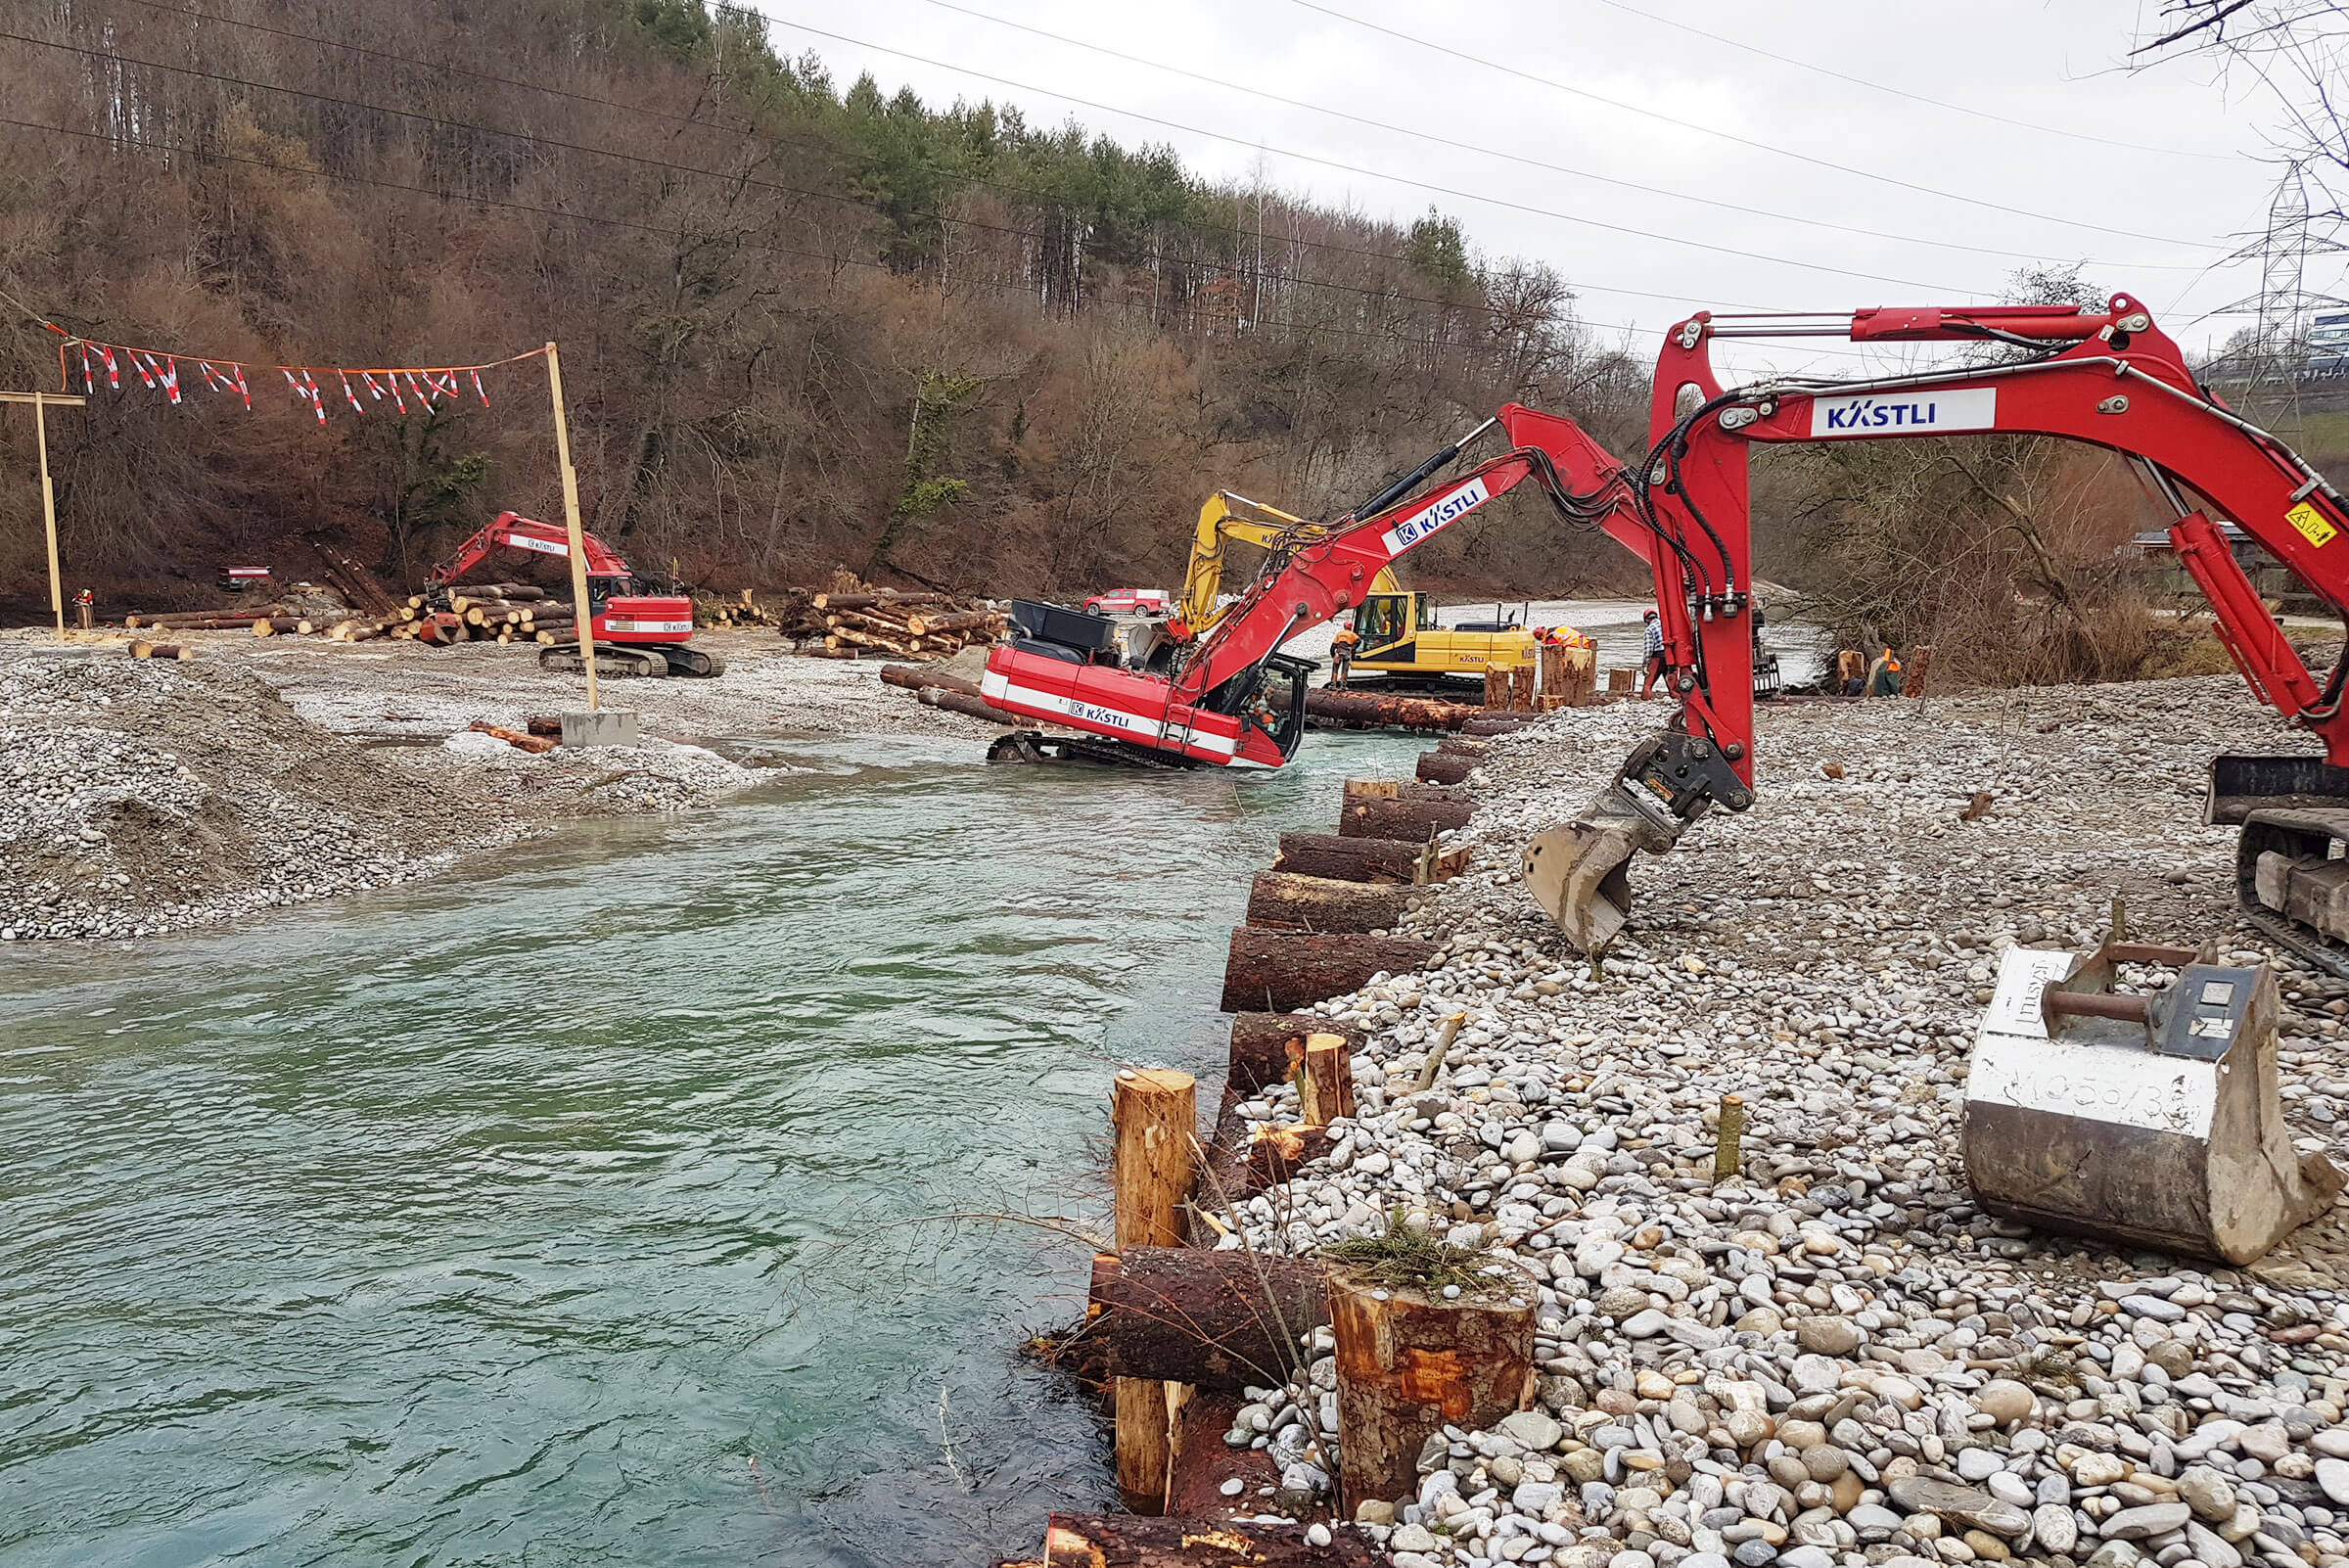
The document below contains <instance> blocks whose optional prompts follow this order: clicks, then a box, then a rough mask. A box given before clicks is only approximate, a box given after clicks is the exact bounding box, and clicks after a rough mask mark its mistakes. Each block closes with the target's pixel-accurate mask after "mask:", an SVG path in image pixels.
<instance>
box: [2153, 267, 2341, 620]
mask: <svg viewBox="0 0 2349 1568" xmlns="http://www.w3.org/2000/svg"><path fill="white" fill-rule="evenodd" d="M2343 319H2344V321H2349V313H2344V316H2343ZM2219 533H2220V535H2221V536H2222V537H2224V538H2225V539H2226V540H2227V550H2228V553H2229V554H2231V555H2233V556H2234V564H2235V565H2236V566H2238V567H2241V568H2242V569H2243V576H2246V577H2249V578H2250V579H2251V587H2252V589H2253V591H2254V592H2256V593H2257V594H2258V595H2259V596H2260V597H2261V598H2263V599H2273V600H2276V601H2277V602H2279V603H2283V602H2285V601H2291V600H2298V599H2305V598H2307V597H2309V594H2308V590H2307V589H2306V588H2304V587H2302V586H2301V585H2300V579H2299V578H2297V577H2295V576H2292V574H2291V570H2290V569H2289V568H2287V567H2286V566H2284V564H2283V563H2282V562H2280V561H2279V560H2277V559H2276V558H2275V557H2274V556H2272V555H2270V554H2268V552H2267V551H2266V550H2264V549H2262V548H2260V544H2259V541H2258V540H2257V539H2254V538H2253V537H2251V535H2250V534H2248V533H2245V532H2244V531H2243V530H2241V529H2240V528H2238V527H2236V526H2235V525H2234V524H2233V523H2221V524H2220V525H2219ZM2113 553H2114V554H2116V555H2118V556H2119V557H2120V558H2121V559H2123V560H2124V561H2133V562H2138V563H2142V569H2143V570H2144V571H2146V572H2148V573H2150V574H2153V575H2154V576H2157V577H2158V578H2159V579H2160V582H2161V585H2162V586H2163V587H2164V588H2165V589H2168V590H2170V591H2173V592H2178V593H2192V592H2195V591H2196V589H2195V587H2194V581H2193V578H2191V577H2189V576H2187V573H2186V568H2185V566H2183V565H2182V564H2181V563H2180V562H2179V560H2178V551H2177V548H2176V546H2174V545H2172V544H2171V543H2170V530H2167V529H2147V530H2145V531H2144V532H2142V533H2140V534H2137V535H2135V536H2133V537H2132V538H2131V539H2130V540H2129V542H2128V543H2127V544H2124V545H2122V546H2121V547H2120V549H2118V550H2116V551H2115V552H2113Z"/></svg>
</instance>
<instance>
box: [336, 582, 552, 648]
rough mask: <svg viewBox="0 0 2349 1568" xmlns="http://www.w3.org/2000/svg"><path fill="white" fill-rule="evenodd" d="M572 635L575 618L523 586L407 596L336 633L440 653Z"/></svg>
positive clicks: (496, 584) (486, 586)
mask: <svg viewBox="0 0 2349 1568" xmlns="http://www.w3.org/2000/svg"><path fill="white" fill-rule="evenodd" d="M578 634H579V631H578V614H577V612H576V610H575V609H574V608H573V607H572V606H570V605H568V604H566V603H564V602H563V601H561V600H559V599H550V598H548V597H547V596H546V590H545V589H544V588H538V587H532V586H531V585H530V584H529V583H527V582H484V583H472V584H468V585H466V586H464V587H461V588H437V589H434V590H433V591H432V592H430V593H412V594H410V595H408V602H407V603H406V604H403V605H401V606H399V607H398V608H397V609H395V610H393V611H392V612H391V614H390V615H388V616H383V617H381V618H379V619H377V620H374V621H360V622H351V623H346V624H345V626H343V627H341V628H338V630H337V632H336V636H337V637H338V638H339V640H341V641H344V642H365V641H366V640H367V639H368V638H370V637H383V636H389V637H394V638H413V639H414V640H416V641H418V642H422V643H429V644H431V645H433V646H435V647H441V648H445V647H449V646H452V645H454V644H456V643H460V642H528V643H536V644H545V643H557V642H576V641H577V640H578Z"/></svg>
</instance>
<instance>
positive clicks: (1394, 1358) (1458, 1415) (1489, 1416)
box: [1329, 1268, 1540, 1516]
mask: <svg viewBox="0 0 2349 1568" xmlns="http://www.w3.org/2000/svg"><path fill="white" fill-rule="evenodd" d="M1479 1277H1480V1279H1481V1280H1482V1282H1481V1283H1479V1284H1476V1285H1474V1286H1471V1287H1469V1288H1466V1289H1464V1290H1462V1291H1461V1292H1460V1294H1459V1295H1458V1296H1457V1297H1456V1298H1453V1299H1451V1300H1447V1299H1446V1298H1445V1297H1444V1296H1443V1295H1442V1294H1441V1293H1439V1292H1437V1291H1433V1290H1425V1289H1420V1288H1417V1287H1404V1286H1398V1287H1384V1286H1374V1285H1372V1284H1370V1283H1368V1282H1366V1281H1364V1280H1362V1279H1359V1278H1358V1277H1356V1276H1355V1275H1354V1274H1352V1273H1351V1272H1349V1271H1348V1270H1346V1269H1344V1268H1333V1269H1331V1270H1330V1275H1329V1321H1330V1327H1331V1329H1332V1330H1333V1331H1334V1332H1335V1334H1336V1336H1337V1357H1338V1483H1339V1487H1340V1490H1341V1493H1342V1495H1343V1498H1344V1501H1345V1512H1346V1513H1347V1515H1349V1516H1351V1515H1352V1514H1353V1513H1354V1511H1355V1510H1356V1509H1357V1508H1358V1507H1359V1506H1360V1505H1361V1504H1362V1503H1364V1502H1369V1501H1373V1500H1387V1501H1395V1500H1400V1499H1410V1498H1411V1497H1413V1496H1414V1495H1415V1494H1416V1492H1417V1490H1418V1486H1419V1471H1418V1463H1419V1450H1420V1447H1421V1446H1422V1445H1423V1444H1424V1443H1426V1441H1427V1439H1428V1438H1429V1436H1430V1435H1431V1434H1433V1433H1435V1432H1437V1431H1440V1430H1441V1429H1442V1428H1443V1427H1445V1426H1446V1425H1451V1426H1458V1427H1464V1428H1466V1429H1467V1430H1469V1431H1471V1432H1473V1431H1476V1430H1478V1429H1479V1428H1482V1427H1488V1426H1491V1425H1492V1424H1493V1423H1494V1422H1496V1421H1497V1420H1499V1419H1500V1418H1501V1417H1502V1416H1504V1415H1507V1414H1508V1413H1510V1412H1511V1411H1512V1410H1516V1409H1520V1408H1522V1407H1523V1406H1524V1402H1525V1397H1526V1395H1527V1393H1528V1392H1529V1391H1530V1390H1531V1389H1532V1387H1533V1376H1534V1311H1535V1307H1536V1304H1537V1303H1538V1302H1539V1300H1540V1295H1539V1292H1537V1290H1536V1289H1535V1286H1534V1281H1533V1280H1532V1278H1531V1277H1529V1276H1528V1275H1527V1274H1526V1273H1525V1272H1524V1271H1523V1270H1522V1269H1518V1268H1506V1270H1505V1271H1504V1272H1503V1273H1500V1274H1498V1275H1481V1276H1479Z"/></svg>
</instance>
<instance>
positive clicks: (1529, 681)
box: [1509, 665, 1535, 714]
mask: <svg viewBox="0 0 2349 1568" xmlns="http://www.w3.org/2000/svg"><path fill="white" fill-rule="evenodd" d="M1509 708H1510V711H1511V712H1516V713H1528V714H1530V713H1532V712H1534V710H1535V703H1534V667H1533V666H1531V665H1519V666H1518V667H1517V668H1516V669H1512V670H1510V671H1509Z"/></svg>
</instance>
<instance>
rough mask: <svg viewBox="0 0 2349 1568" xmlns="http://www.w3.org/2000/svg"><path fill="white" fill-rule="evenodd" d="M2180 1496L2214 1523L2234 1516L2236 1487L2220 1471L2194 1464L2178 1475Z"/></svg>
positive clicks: (2200, 1514) (2199, 1513)
mask: <svg viewBox="0 0 2349 1568" xmlns="http://www.w3.org/2000/svg"><path fill="white" fill-rule="evenodd" d="M2178 1496H2179V1498H2180V1499H2182V1500H2184V1501H2185V1503H2186V1504H2187V1506H2188V1507H2189V1508H2191V1509H2193V1510H2194V1512H2195V1513H2196V1514H2197V1515H2199V1516H2200V1517H2202V1518H2204V1519H2208V1520H2211V1521H2213V1522H2214V1523H2215V1522H2216V1521H2218V1520H2221V1519H2231V1518H2233V1517H2234V1485H2233V1484H2232V1483H2230V1482H2229V1481H2228V1479H2227V1478H2226V1477H2225V1476H2223V1475H2221V1474H2219V1472H2218V1471H2216V1470H2213V1469H2210V1468H2208V1467H2206V1466H2203V1465H2193V1466H2191V1467H2189V1468H2188V1469H2186V1470H2184V1471H2181V1472H2180V1473H2179V1476H2178Z"/></svg>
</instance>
